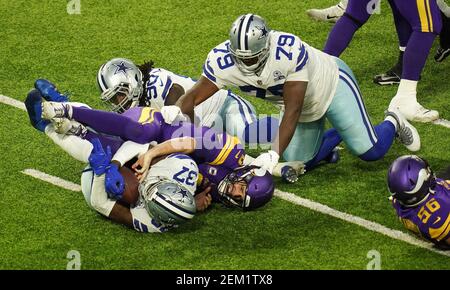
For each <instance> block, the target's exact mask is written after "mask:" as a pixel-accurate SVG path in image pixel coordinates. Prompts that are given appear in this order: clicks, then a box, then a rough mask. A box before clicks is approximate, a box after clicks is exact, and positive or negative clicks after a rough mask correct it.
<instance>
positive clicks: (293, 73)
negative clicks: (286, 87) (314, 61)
mask: <svg viewBox="0 0 450 290" xmlns="http://www.w3.org/2000/svg"><path fill="white" fill-rule="evenodd" d="M298 46H299V48H298V49H294V59H296V61H295V62H292V61H291V62H290V66H291V68H290V70H289V73H288V75H287V78H286V81H294V82H295V81H297V82H300V81H301V82H309V72H308V61H309V54H308V48H307V47H306V46H305V45H304V44H303V43H301V41H300V42H299V44H298ZM293 64H295V66H294V65H293Z"/></svg>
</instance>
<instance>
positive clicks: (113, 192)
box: [105, 163, 125, 199]
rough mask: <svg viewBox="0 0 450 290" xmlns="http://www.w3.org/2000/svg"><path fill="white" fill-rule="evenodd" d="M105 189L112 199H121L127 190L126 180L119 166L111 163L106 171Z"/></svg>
mask: <svg viewBox="0 0 450 290" xmlns="http://www.w3.org/2000/svg"><path fill="white" fill-rule="evenodd" d="M105 189H106V193H108V197H109V198H111V199H121V198H122V195H123V192H124V190H125V181H124V179H123V176H122V174H120V172H119V166H118V165H117V164H114V163H111V164H110V165H109V166H108V167H107V168H106V172H105Z"/></svg>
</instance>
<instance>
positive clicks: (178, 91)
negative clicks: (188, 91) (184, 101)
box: [164, 84, 185, 106]
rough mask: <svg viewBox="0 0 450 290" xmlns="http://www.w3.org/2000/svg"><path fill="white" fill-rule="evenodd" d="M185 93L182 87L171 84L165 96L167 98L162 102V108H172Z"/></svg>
mask: <svg viewBox="0 0 450 290" xmlns="http://www.w3.org/2000/svg"><path fill="white" fill-rule="evenodd" d="M184 93H185V91H184V88H183V87H182V86H180V85H179V84H173V85H172V87H171V88H170V90H169V93H168V94H167V98H166V100H165V101H164V106H172V105H175V103H176V102H177V101H178V100H179V99H180V97H181V96H182V95H184Z"/></svg>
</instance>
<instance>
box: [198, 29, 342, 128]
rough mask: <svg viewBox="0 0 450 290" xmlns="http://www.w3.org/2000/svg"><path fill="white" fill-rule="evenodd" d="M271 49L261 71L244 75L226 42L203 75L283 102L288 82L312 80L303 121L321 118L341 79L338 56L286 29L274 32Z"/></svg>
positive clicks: (214, 52)
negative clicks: (320, 48)
mask: <svg viewBox="0 0 450 290" xmlns="http://www.w3.org/2000/svg"><path fill="white" fill-rule="evenodd" d="M269 41H270V51H269V57H268V60H267V63H266V64H265V66H264V68H263V70H262V71H261V74H260V75H259V76H257V75H250V76H248V75H244V74H243V73H242V72H241V71H240V70H239V69H238V67H237V66H236V65H235V64H234V60H233V58H232V56H231V54H230V52H229V45H230V44H229V41H225V42H223V43H221V44H219V45H218V46H216V47H215V48H214V49H212V50H211V52H210V53H209V54H208V58H207V60H206V62H205V64H204V66H203V76H205V77H206V78H208V79H209V80H210V81H212V82H213V83H214V84H216V85H217V87H218V88H219V89H221V88H223V87H224V86H234V87H239V88H240V89H241V90H242V91H243V92H246V93H249V94H251V95H254V96H256V97H259V98H263V99H266V100H268V101H271V102H274V103H276V104H277V105H279V106H282V105H283V99H282V96H283V86H284V83H285V82H287V81H304V82H308V87H307V90H306V95H305V99H304V103H303V109H302V113H301V115H300V119H299V121H300V122H312V121H315V120H318V119H320V118H321V117H322V116H323V115H324V114H325V112H326V110H327V109H328V107H329V105H330V104H331V101H332V98H333V96H334V94H335V91H336V87H337V83H338V80H339V68H338V66H337V64H336V62H335V58H334V57H333V56H330V55H328V54H326V53H324V52H321V51H319V50H317V49H315V48H313V47H311V46H309V45H308V44H306V43H305V42H302V41H301V40H300V38H299V37H297V36H295V35H293V34H290V33H285V32H279V31H271V32H270V39H269Z"/></svg>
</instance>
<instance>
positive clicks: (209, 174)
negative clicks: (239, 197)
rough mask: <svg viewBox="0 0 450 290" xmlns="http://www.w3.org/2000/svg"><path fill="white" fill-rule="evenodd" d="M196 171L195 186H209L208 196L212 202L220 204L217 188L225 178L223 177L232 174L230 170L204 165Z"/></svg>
mask: <svg viewBox="0 0 450 290" xmlns="http://www.w3.org/2000/svg"><path fill="white" fill-rule="evenodd" d="M198 171H199V175H198V181H197V184H198V185H199V186H200V187H202V188H206V187H208V186H211V191H210V194H211V197H212V200H213V202H220V196H219V192H218V191H217V186H218V185H219V183H220V182H221V181H222V180H223V179H224V178H225V176H227V175H228V174H229V173H230V172H232V170H231V169H228V168H224V167H221V166H212V165H209V164H206V163H204V164H200V165H199V166H198Z"/></svg>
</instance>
